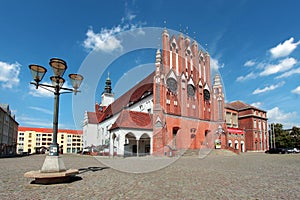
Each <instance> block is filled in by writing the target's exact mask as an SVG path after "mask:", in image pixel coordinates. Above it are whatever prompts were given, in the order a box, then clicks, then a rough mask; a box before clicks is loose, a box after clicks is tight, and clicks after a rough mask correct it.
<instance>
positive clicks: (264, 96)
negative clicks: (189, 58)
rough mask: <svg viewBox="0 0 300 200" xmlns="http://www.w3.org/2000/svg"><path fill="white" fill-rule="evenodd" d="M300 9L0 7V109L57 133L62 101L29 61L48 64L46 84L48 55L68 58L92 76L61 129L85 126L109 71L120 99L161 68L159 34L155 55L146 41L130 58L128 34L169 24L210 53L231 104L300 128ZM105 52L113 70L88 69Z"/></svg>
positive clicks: (232, 0)
mask: <svg viewBox="0 0 300 200" xmlns="http://www.w3.org/2000/svg"><path fill="white" fill-rule="evenodd" d="M299 7H300V2H299V1H297V0H286V1H280V0H272V1H271V0H251V1H250V0H249V1H246V0H244V1H243V0H226V1H221V0H217V1H201V0H200V1H196V0H195V1H177V0H173V1H171V0H170V1H167V0H166V1H156V0H153V1H139V0H136V1H116V0H113V1H96V0H88V1H83V0H74V1H67V0H61V1H56V0H52V1H38V0H27V1H21V0H19V1H16V0H11V1H0V27H1V28H0V32H1V34H0V103H8V104H9V105H10V109H11V110H12V111H13V112H14V114H15V115H16V119H17V121H18V122H19V124H20V125H21V126H35V127H52V112H53V95H52V94H51V93H47V92H46V91H43V90H41V89H38V90H35V89H34V88H32V87H31V86H30V84H29V83H30V81H31V80H32V77H31V74H30V71H29V69H28V65H29V64H32V63H35V64H40V65H43V66H45V67H46V68H47V69H48V72H47V74H46V75H45V77H44V80H43V82H50V81H49V77H50V76H52V71H51V69H50V67H49V65H48V63H49V59H50V58H52V57H58V58H62V59H64V60H65V61H66V62H67V63H68V69H67V71H66V75H65V78H66V79H67V74H69V73H76V72H77V71H80V72H83V74H84V75H85V73H89V74H87V75H85V78H86V79H85V80H84V82H83V84H82V87H81V89H82V93H79V94H78V95H77V96H76V97H74V96H73V95H70V94H64V95H61V101H60V102H61V103H60V118H59V127H60V128H69V129H74V128H76V129H81V127H80V121H81V120H82V118H83V112H84V110H89V111H93V109H94V103H95V102H96V101H98V102H99V101H100V100H101V92H102V91H103V88H104V80H105V78H106V77H107V72H108V71H109V72H110V77H111V79H112V81H113V87H114V88H113V89H114V92H115V95H116V96H119V95H120V94H121V93H122V92H125V91H124V90H126V88H128V87H129V86H130V84H133V83H135V82H137V81H138V80H139V79H140V78H141V77H143V76H145V75H146V74H147V73H149V72H151V71H152V70H154V66H153V65H151V64H153V63H154V62H155V50H154V49H155V48H154V47H156V48H159V45H160V41H159V38H157V41H155V40H154V39H153V37H152V39H153V40H154V42H153V44H152V46H151V45H150V47H151V48H150V49H147V45H146V44H144V43H143V45H142V46H143V47H144V48H143V49H140V50H134V51H131V52H126V54H122V51H124V50H125V49H126V47H125V46H126V45H125V43H126V40H125V39H124V37H123V35H121V34H122V32H126V31H127V32H128V31H135V34H137V35H139V34H142V33H143V29H144V28H146V27H157V28H158V29H157V30H158V31H159V30H160V29H161V28H163V27H167V28H168V29H170V30H175V31H181V32H183V33H185V34H188V36H189V37H190V38H191V39H195V40H197V42H198V43H199V44H201V45H202V46H203V47H204V48H207V49H208V52H209V53H210V55H211V57H212V65H213V66H212V67H213V68H214V69H218V71H219V73H220V74H221V76H222V80H223V83H224V86H225V89H226V101H227V102H231V101H235V100H241V101H244V102H246V103H249V104H252V105H255V106H257V107H259V108H261V109H264V110H266V111H268V117H269V122H276V123H282V124H284V125H285V128H290V127H291V126H295V125H297V126H300V106H299V100H300V64H299V62H300V61H299V60H300V27H299V19H300V12H299ZM129 49H130V48H129ZM135 49H136V47H135ZM114 52H118V53H119V54H117V55H119V57H118V58H115V57H113V56H112V55H113V53H114ZM98 54H101V56H98V57H101V58H103V59H104V60H105V59H106V58H109V57H110V56H111V58H114V59H112V60H111V62H108V61H109V60H108V61H107V62H108V63H109V65H108V64H104V63H105V62H106V61H103V62H102V60H94V61H93V64H91V66H92V67H90V68H89V69H88V70H87V68H86V66H87V65H88V64H89V63H91V62H92V61H91V59H93V55H98ZM152 66H153V68H152ZM86 71H88V72H86ZM137 74H138V75H139V76H137ZM92 82H93V84H94V85H93V86H91V83H92ZM125 83H126V84H125ZM65 86H70V82H69V81H67V83H65ZM88 91H89V92H90V93H92V95H90V96H89V95H87V93H88ZM79 107H80V109H78V108H79ZM74 110H75V112H74ZM74 119H75V120H74Z"/></svg>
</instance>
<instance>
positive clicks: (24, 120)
mask: <svg viewBox="0 0 300 200" xmlns="http://www.w3.org/2000/svg"><path fill="white" fill-rule="evenodd" d="M16 118H17V121H18V123H19V124H20V126H34V127H42V128H52V127H53V121H52V118H51V117H50V118H49V119H47V118H34V117H32V116H30V117H28V116H26V115H21V116H16ZM58 128H59V129H73V128H72V126H70V125H68V124H63V123H59V124H58Z"/></svg>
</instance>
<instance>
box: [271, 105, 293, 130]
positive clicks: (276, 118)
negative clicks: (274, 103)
mask: <svg viewBox="0 0 300 200" xmlns="http://www.w3.org/2000/svg"><path fill="white" fill-rule="evenodd" d="M267 115H268V121H269V123H280V124H282V125H283V126H285V127H292V126H293V125H295V124H294V123H293V119H295V118H296V116H297V113H296V112H288V113H285V112H284V111H282V110H280V109H279V108H278V107H274V108H272V109H271V110H268V111H267Z"/></svg>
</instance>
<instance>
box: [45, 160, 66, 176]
mask: <svg viewBox="0 0 300 200" xmlns="http://www.w3.org/2000/svg"><path fill="white" fill-rule="evenodd" d="M62 171H66V167H65V164H64V162H63V159H62V157H60V156H46V159H45V161H44V164H43V166H42V169H41V172H44V173H49V172H62Z"/></svg>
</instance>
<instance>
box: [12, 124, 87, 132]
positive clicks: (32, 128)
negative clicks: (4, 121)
mask: <svg viewBox="0 0 300 200" xmlns="http://www.w3.org/2000/svg"><path fill="white" fill-rule="evenodd" d="M18 131H35V132H39V133H53V129H52V128H35V127H24V126H19V128H18ZM58 133H70V134H82V133H83V131H82V130H70V129H58Z"/></svg>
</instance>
